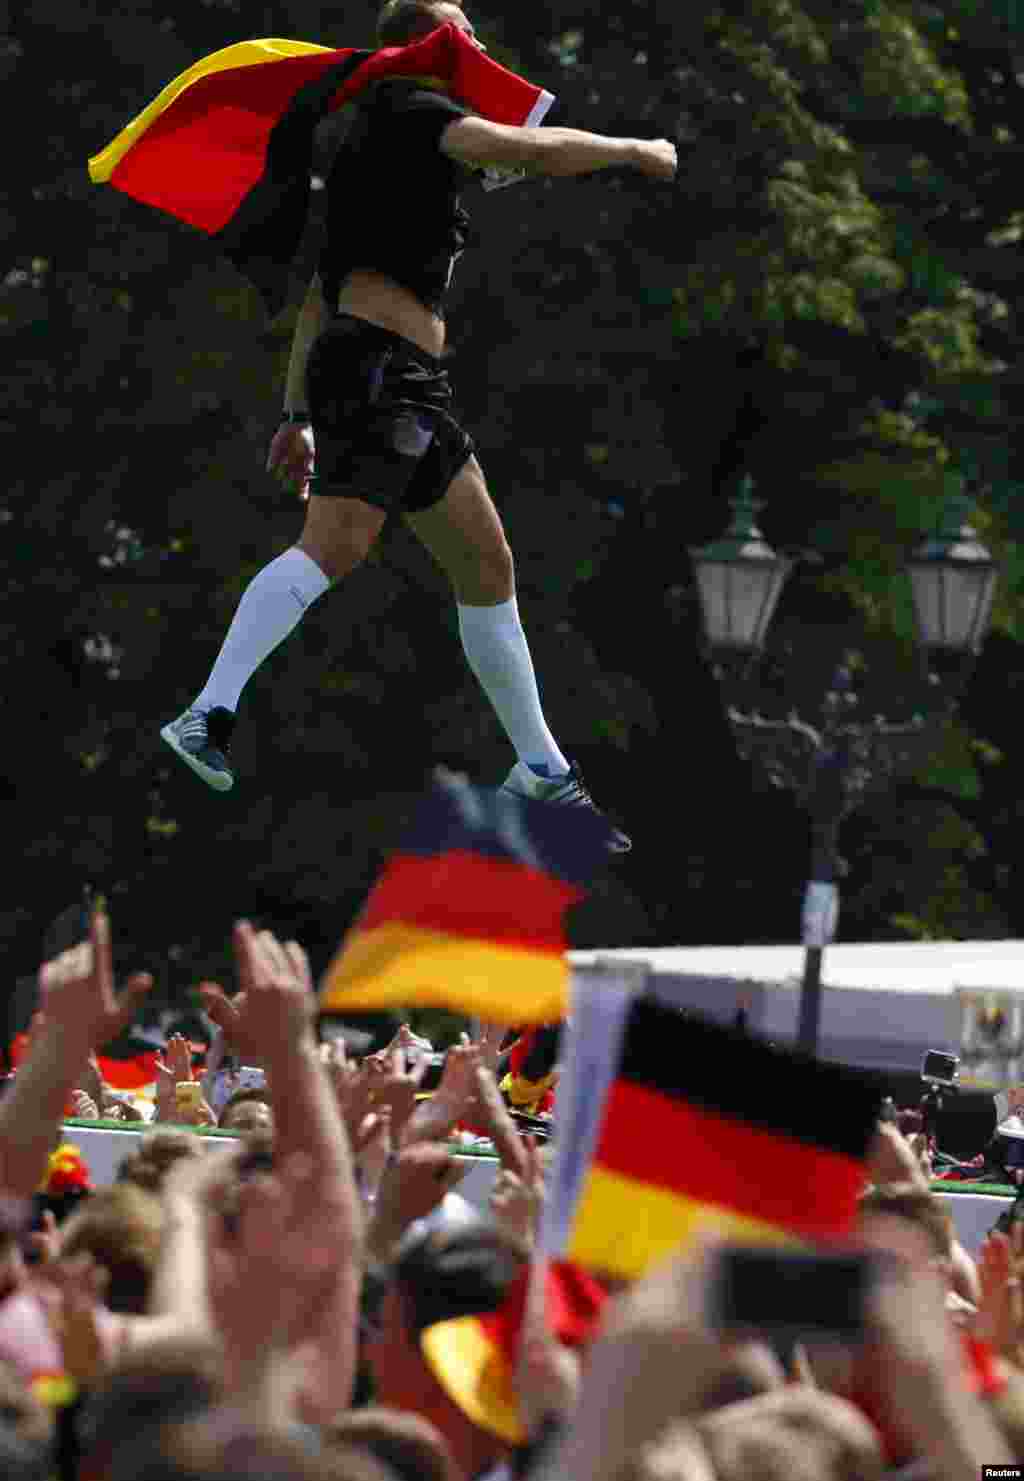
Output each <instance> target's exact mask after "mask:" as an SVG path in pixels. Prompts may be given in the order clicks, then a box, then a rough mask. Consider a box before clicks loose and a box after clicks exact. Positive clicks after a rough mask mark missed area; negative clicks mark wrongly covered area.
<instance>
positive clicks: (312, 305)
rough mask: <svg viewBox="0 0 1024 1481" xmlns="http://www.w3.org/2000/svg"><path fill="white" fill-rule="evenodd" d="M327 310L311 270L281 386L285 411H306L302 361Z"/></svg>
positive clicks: (316, 275) (316, 276)
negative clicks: (282, 387) (310, 278)
mask: <svg viewBox="0 0 1024 1481" xmlns="http://www.w3.org/2000/svg"><path fill="white" fill-rule="evenodd" d="M329 318H330V311H329V309H328V307H327V301H326V299H325V298H324V291H323V288H322V286H321V284H320V274H319V273H314V274H313V281H312V282H311V283H310V285H309V291H308V293H307V294H306V297H305V301H304V302H303V305H302V307H301V308H300V309H299V314H298V318H297V319H296V321H295V333H294V335H293V337H292V353H291V358H290V359H289V361H288V375H287V379H286V380H285V388H284V409H285V411H289V412H291V411H308V410H309V408H308V407H307V405H306V361H307V360H308V359H309V352H310V350H311V348H312V346H313V341H314V340H315V339H316V337H317V336H318V335H319V334H321V333H322V332H323V330H324V329H325V328H326V327H327V321H328V319H329Z"/></svg>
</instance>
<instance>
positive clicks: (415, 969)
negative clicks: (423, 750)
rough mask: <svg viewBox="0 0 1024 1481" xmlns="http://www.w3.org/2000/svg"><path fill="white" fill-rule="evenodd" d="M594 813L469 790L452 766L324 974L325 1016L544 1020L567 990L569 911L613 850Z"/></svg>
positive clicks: (560, 1006) (562, 1004) (557, 1010)
mask: <svg viewBox="0 0 1024 1481" xmlns="http://www.w3.org/2000/svg"><path fill="white" fill-rule="evenodd" d="M608 833H609V828H608V824H607V823H605V822H604V821H603V820H602V819H601V818H600V817H599V816H598V815H597V814H596V813H592V812H591V811H590V810H589V809H588V808H575V807H574V808H562V807H554V806H552V805H551V804H549V803H542V802H529V801H525V800H523V799H520V798H517V797H513V796H510V795H509V794H507V793H504V792H500V791H497V790H484V789H483V788H478V787H473V786H471V785H470V784H469V782H467V781H466V780H465V779H464V778H462V777H459V776H456V775H453V774H452V773H450V772H445V771H440V772H438V773H437V774H436V786H435V788H434V790H433V791H432V792H431V793H430V794H429V796H428V797H427V798H426V800H425V801H424V803H423V804H422V806H421V808H420V810H419V813H418V814H417V816H416V818H415V820H414V823H413V826H412V829H411V831H410V833H409V836H408V837H407V838H406V839H405V841H404V843H403V845H402V846H401V847H400V848H399V850H398V851H397V852H396V853H395V854H393V855H392V857H391V859H390V860H389V862H388V864H387V865H386V867H385V869H384V873H383V874H382V876H381V878H380V879H379V880H378V882H377V885H376V886H375V888H374V890H373V893H372V894H371V895H370V898H369V900H368V901H367V903H366V906H365V908H364V910H363V913H362V915H361V916H360V917H359V919H358V920H357V921H356V923H355V925H354V926H353V927H352V929H351V930H350V931H349V933H348V935H347V937H346V938H345V940H344V942H343V943H342V947H341V950H340V952H339V954H338V955H337V956H336V957H335V959H334V961H333V962H332V963H331V965H330V967H329V968H328V970H327V973H326V976H325V978H324V982H323V986H322V988H321V993H320V1006H321V1011H322V1012H324V1013H335V1014H343V1015H348V1014H350V1013H360V1012H363V1013H366V1012H374V1011H376V1010H378V1009H381V1008H390V1007H394V1006H398V1005H405V1006H409V1007H411V1006H424V1007H425V1006H433V1007H442V1008H450V1009H452V1010H453V1011H455V1012H459V1013H465V1014H468V1015H469V1016H471V1017H476V1018H482V1019H484V1020H485V1021H487V1022H489V1023H551V1022H553V1021H554V1020H556V1019H559V1018H561V1017H563V1016H564V1014H565V1012H566V1004H567V999H568V991H569V964H568V961H567V958H566V955H565V944H566V943H565V934H564V929H563V920H562V918H563V915H564V912H565V910H566V908H567V906H569V905H571V904H573V903H574V902H575V901H577V900H581V899H582V898H583V895H584V886H585V885H586V883H587V882H588V881H589V880H590V878H591V877H592V876H593V875H594V874H595V873H596V871H597V869H598V867H599V866H600V865H601V864H602V863H603V862H605V860H606V858H607V853H606V849H607V841H608Z"/></svg>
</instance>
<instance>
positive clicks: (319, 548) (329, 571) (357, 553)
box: [298, 501, 386, 581]
mask: <svg viewBox="0 0 1024 1481" xmlns="http://www.w3.org/2000/svg"><path fill="white" fill-rule="evenodd" d="M326 503H327V501H318V502H317V505H316V507H311V508H310V510H309V512H308V513H307V516H306V528H305V529H304V530H303V532H302V538H301V540H299V542H298V548H299V550H301V551H303V552H304V553H305V554H306V555H308V556H309V558H310V560H314V561H316V563H317V565H318V566H319V567H320V569H321V570H322V571H323V573H324V575H325V576H326V577H327V578H328V580H330V581H341V580H343V579H344V577H346V576H347V575H348V574H349V572H350V571H354V570H355V568H356V567H357V566H360V565H362V563H363V561H364V560H365V559H366V557H367V556H368V555H369V553H370V550H371V548H372V547H373V544H374V542H375V540H376V539H377V536H378V535H379V534H380V531H381V528H382V526H383V524H384V521H385V518H386V516H385V515H384V513H383V512H382V511H380V510H378V509H375V508H373V507H372V506H371V505H366V504H363V503H362V501H359V505H358V507H356V506H355V504H354V501H353V506H352V507H351V508H343V507H342V506H341V504H340V503H339V504H337V505H335V506H334V507H333V508H330V507H324V506H325V505H326Z"/></svg>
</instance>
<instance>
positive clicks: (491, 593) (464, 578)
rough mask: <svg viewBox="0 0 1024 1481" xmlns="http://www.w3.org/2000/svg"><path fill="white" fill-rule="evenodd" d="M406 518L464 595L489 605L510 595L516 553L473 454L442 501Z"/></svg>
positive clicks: (415, 533)
mask: <svg viewBox="0 0 1024 1481" xmlns="http://www.w3.org/2000/svg"><path fill="white" fill-rule="evenodd" d="M405 520H406V523H407V524H408V526H409V528H410V529H411V530H412V532H413V534H414V535H415V536H416V537H417V539H418V540H420V541H421V542H422V543H423V544H424V545H425V546H426V548H427V549H428V550H429V551H430V554H431V555H432V556H433V557H434V559H435V560H436V561H437V563H438V565H439V566H441V567H442V569H443V570H445V571H446V572H447V573H448V575H449V576H450V578H451V580H452V582H453V583H454V585H455V588H456V592H457V594H458V595H459V596H460V598H465V599H467V600H468V601H469V602H470V604H472V601H473V599H474V597H475V599H476V600H479V601H481V602H483V603H485V604H486V603H489V602H492V601H494V602H501V601H506V600H508V598H509V597H511V596H512V594H513V590H514V576H513V570H512V555H511V552H510V551H509V548H508V541H507V540H506V538H505V529H504V526H503V525H502V522H501V516H500V514H499V513H498V511H497V509H496V508H495V507H494V502H493V500H492V499H491V496H490V494H489V493H488V491H487V481H486V479H485V478H484V473H483V469H482V468H481V467H480V464H479V462H478V461H477V459H476V457H475V456H474V457H471V458H470V460H469V462H468V463H467V464H466V465H465V467H464V468H463V469H462V471H461V472H460V473H458V474H457V475H456V477H455V478H454V479H453V480H452V482H451V483H450V484H449V486H448V491H447V493H446V494H445V495H444V497H443V498H442V499H441V500H439V502H438V503H436V504H435V505H433V506H432V508H430V509H425V510H423V511H422V512H421V513H418V514H409V513H407V514H406V515H405ZM506 587H507V588H508V589H507V590H506Z"/></svg>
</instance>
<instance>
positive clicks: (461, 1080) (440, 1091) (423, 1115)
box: [403, 1033, 483, 1145]
mask: <svg viewBox="0 0 1024 1481" xmlns="http://www.w3.org/2000/svg"><path fill="white" fill-rule="evenodd" d="M482 1064H483V1050H482V1048H481V1046H480V1045H479V1044H471V1043H470V1040H469V1035H468V1034H466V1033H463V1034H461V1035H460V1038H459V1043H458V1044H454V1045H453V1046H452V1047H451V1049H449V1050H448V1053H447V1054H446V1055H445V1061H444V1069H443V1071H442V1072H441V1083H440V1084H439V1085H438V1087H437V1089H436V1090H435V1091H434V1094H433V1095H432V1096H431V1098H430V1099H429V1100H428V1101H422V1102H421V1103H420V1104H419V1105H418V1106H417V1107H416V1110H415V1112H414V1114H413V1115H412V1116H411V1117H410V1118H409V1121H408V1122H407V1124H406V1127H405V1131H404V1133H403V1140H404V1142H405V1143H406V1144H407V1145H409V1144H411V1143H413V1142H429V1141H438V1140H440V1139H441V1137H444V1136H447V1135H448V1133H449V1132H450V1131H451V1128H452V1127H453V1126H454V1125H455V1123H456V1121H461V1120H464V1119H465V1117H466V1116H467V1115H468V1114H469V1113H470V1112H471V1110H472V1108H473V1106H474V1104H475V1102H476V1099H477V1083H476V1071H477V1070H478V1069H479V1068H480V1067H481V1065H482Z"/></svg>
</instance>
